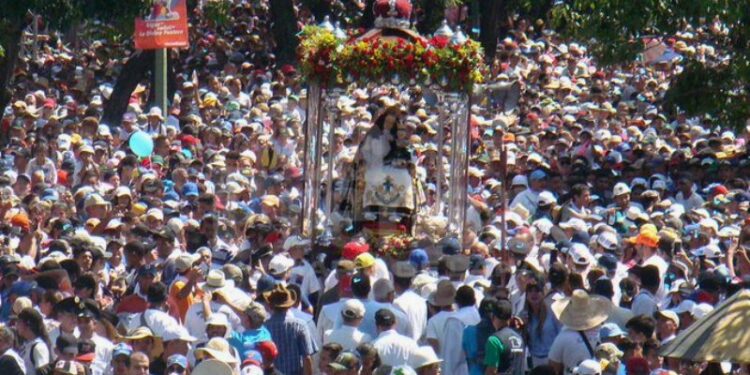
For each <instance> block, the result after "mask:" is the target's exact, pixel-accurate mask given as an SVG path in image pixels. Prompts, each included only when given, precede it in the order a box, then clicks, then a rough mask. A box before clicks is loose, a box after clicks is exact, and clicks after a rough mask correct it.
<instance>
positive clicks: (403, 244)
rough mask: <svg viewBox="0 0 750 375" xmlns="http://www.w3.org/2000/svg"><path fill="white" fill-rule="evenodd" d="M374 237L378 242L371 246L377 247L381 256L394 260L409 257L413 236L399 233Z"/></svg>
mask: <svg viewBox="0 0 750 375" xmlns="http://www.w3.org/2000/svg"><path fill="white" fill-rule="evenodd" d="M374 239H375V240H376V241H377V243H375V244H373V246H371V247H372V248H374V249H377V253H378V255H379V256H381V257H388V258H391V259H394V260H406V259H408V258H409V252H410V248H411V247H410V245H411V242H412V240H413V238H412V237H411V236H408V235H405V234H397V235H392V236H386V237H382V238H374Z"/></svg>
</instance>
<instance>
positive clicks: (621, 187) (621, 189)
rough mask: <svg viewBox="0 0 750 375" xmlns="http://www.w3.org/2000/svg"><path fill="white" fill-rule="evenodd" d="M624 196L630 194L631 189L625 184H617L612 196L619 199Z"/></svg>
mask: <svg viewBox="0 0 750 375" xmlns="http://www.w3.org/2000/svg"><path fill="white" fill-rule="evenodd" d="M623 194H630V188H629V187H628V185H627V184H625V183H624V182H618V183H616V184H615V187H614V188H613V189H612V195H613V196H615V197H617V196H620V195H623Z"/></svg>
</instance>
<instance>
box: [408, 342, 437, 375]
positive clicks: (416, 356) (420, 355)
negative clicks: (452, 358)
mask: <svg viewBox="0 0 750 375" xmlns="http://www.w3.org/2000/svg"><path fill="white" fill-rule="evenodd" d="M441 362H443V360H442V359H440V358H438V356H437V354H435V350H433V349H432V347H431V346H420V347H419V348H418V349H417V350H416V351H415V352H414V353H413V354H412V357H411V359H410V360H409V365H410V366H411V367H412V368H414V369H416V370H419V369H420V368H422V367H425V366H429V365H434V364H437V363H441Z"/></svg>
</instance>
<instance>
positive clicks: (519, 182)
mask: <svg viewBox="0 0 750 375" xmlns="http://www.w3.org/2000/svg"><path fill="white" fill-rule="evenodd" d="M510 186H523V187H529V179H528V178H526V176H524V175H522V174H519V175H516V176H515V177H513V180H512V181H511V183H510Z"/></svg>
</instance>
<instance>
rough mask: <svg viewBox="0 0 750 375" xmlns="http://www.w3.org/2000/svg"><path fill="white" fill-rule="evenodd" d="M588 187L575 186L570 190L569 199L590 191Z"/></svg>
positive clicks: (582, 185)
mask: <svg viewBox="0 0 750 375" xmlns="http://www.w3.org/2000/svg"><path fill="white" fill-rule="evenodd" d="M590 190H591V189H589V187H588V186H586V185H584V184H575V185H573V187H572V188H570V196H571V197H579V196H581V195H582V194H584V193H585V192H587V191H590Z"/></svg>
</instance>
